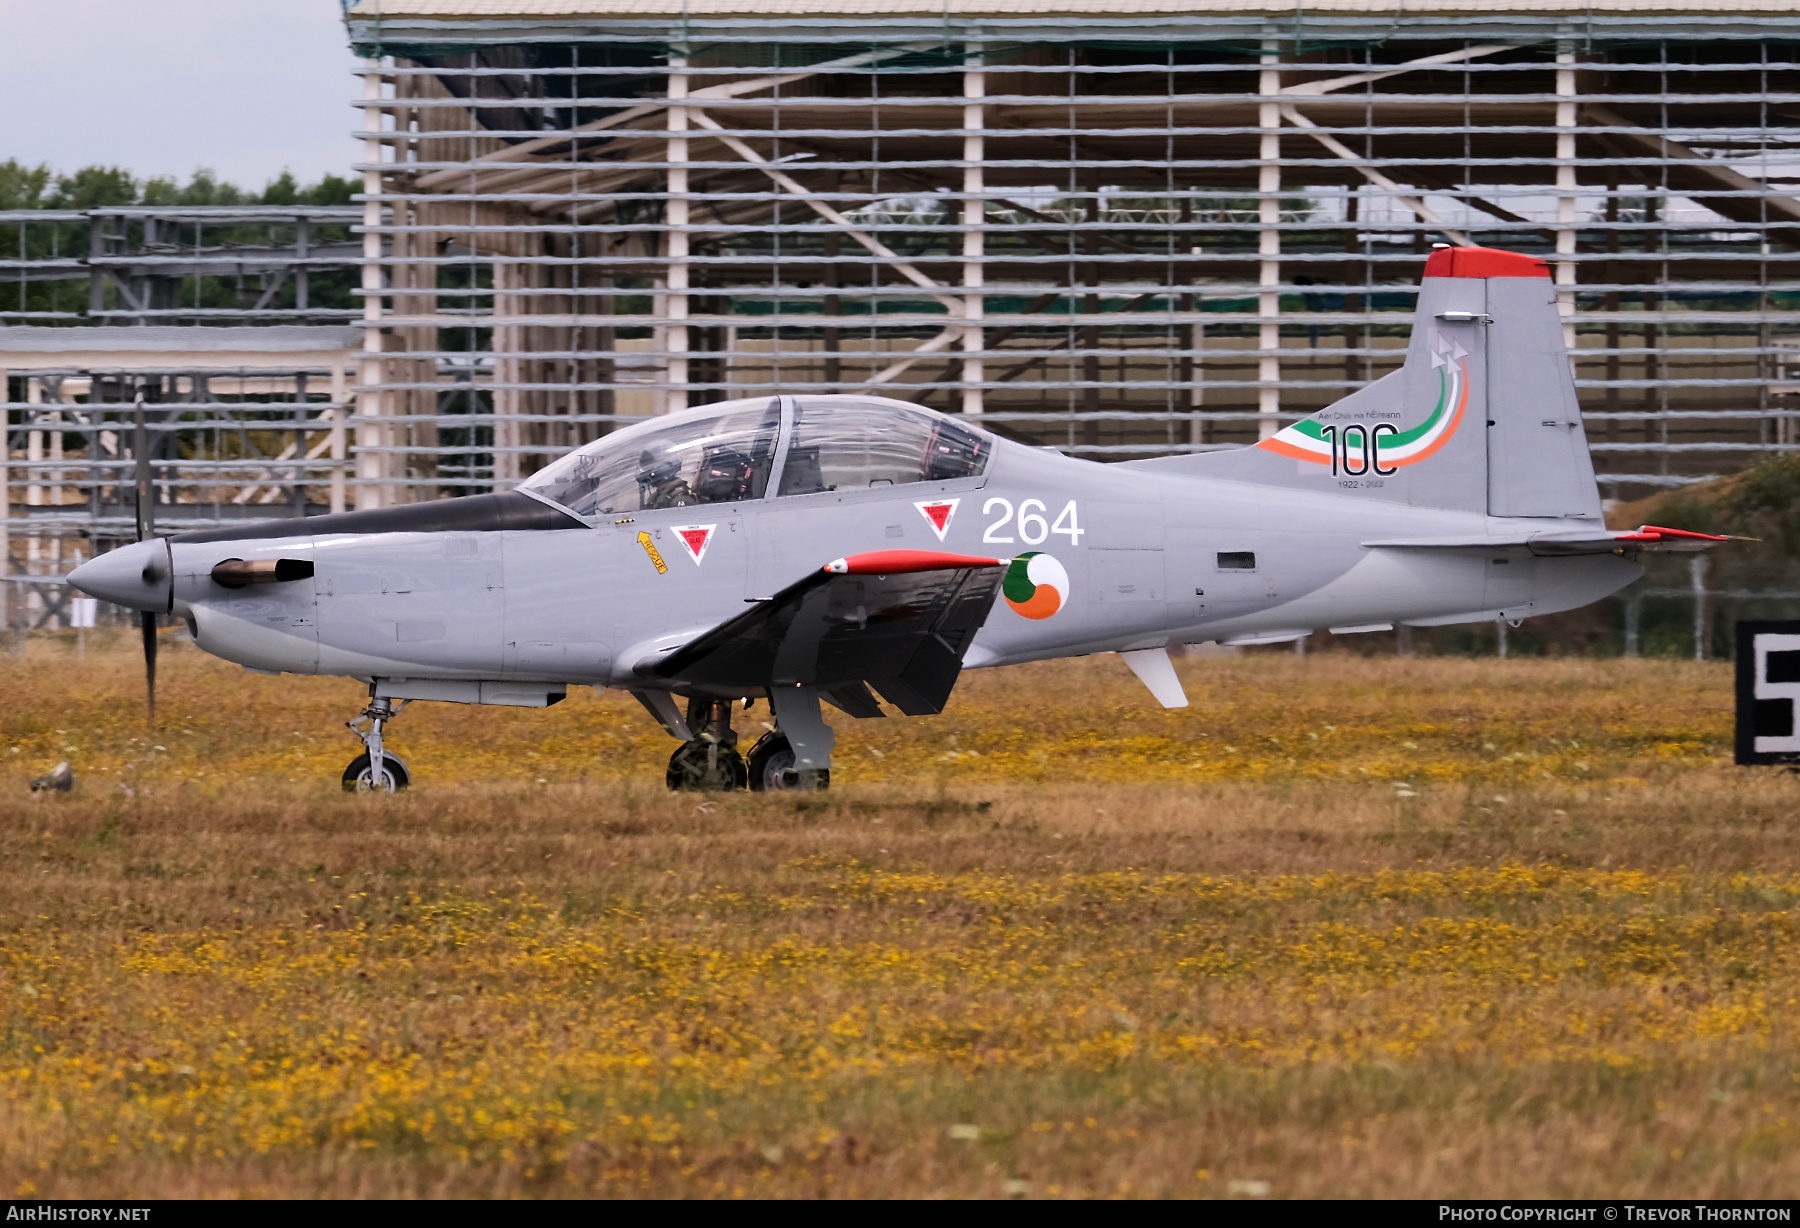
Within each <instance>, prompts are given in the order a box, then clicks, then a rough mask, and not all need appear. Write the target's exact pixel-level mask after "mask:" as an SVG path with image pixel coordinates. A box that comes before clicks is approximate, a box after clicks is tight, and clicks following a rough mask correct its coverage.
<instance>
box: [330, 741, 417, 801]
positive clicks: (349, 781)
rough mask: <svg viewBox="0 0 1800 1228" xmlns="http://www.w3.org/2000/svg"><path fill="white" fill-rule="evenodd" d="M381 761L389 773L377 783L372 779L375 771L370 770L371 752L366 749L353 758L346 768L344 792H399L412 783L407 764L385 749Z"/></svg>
mask: <svg viewBox="0 0 1800 1228" xmlns="http://www.w3.org/2000/svg"><path fill="white" fill-rule="evenodd" d="M381 762H382V765H383V766H384V767H386V768H387V774H386V777H385V778H384V779H383V780H382V782H381V783H380V784H379V785H377V784H376V783H375V782H374V781H373V780H372V779H370V777H371V776H372V775H373V773H372V772H370V771H369V766H370V764H369V752H368V751H364V752H363V753H362V754H360V755H358V756H357V757H356V758H354V759H352V760H351V761H350V766H349V767H347V768H345V769H344V792H346V793H374V792H386V793H398V792H399V791H400V790H401V789H404V788H406V786H407V785H409V784H411V783H412V777H411V776H410V775H409V774H408V773H407V770H406V765H405V764H404V763H402V762H400V760H398V759H396V758H395V757H394V756H393V755H390V754H388V753H387V752H386V751H383V752H382V753H381Z"/></svg>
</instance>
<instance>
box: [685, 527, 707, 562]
mask: <svg viewBox="0 0 1800 1228" xmlns="http://www.w3.org/2000/svg"><path fill="white" fill-rule="evenodd" d="M680 533H681V540H682V541H684V542H686V543H687V548H688V553H689V554H691V555H693V556H694V557H695V558H699V557H700V552H701V551H702V550H704V549H706V539H707V538H709V537H711V536H712V530H711V529H682V530H680Z"/></svg>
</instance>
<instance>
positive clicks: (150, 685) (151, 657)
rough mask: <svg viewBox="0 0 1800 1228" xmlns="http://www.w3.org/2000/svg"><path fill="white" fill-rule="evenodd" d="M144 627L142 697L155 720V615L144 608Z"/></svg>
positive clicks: (152, 718)
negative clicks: (146, 701)
mask: <svg viewBox="0 0 1800 1228" xmlns="http://www.w3.org/2000/svg"><path fill="white" fill-rule="evenodd" d="M141 618H142V622H143V628H144V697H145V698H146V699H147V700H148V701H149V705H150V721H151V723H152V724H154V723H155V722H156V615H155V614H154V613H152V612H151V611H149V610H145V611H144V612H143V614H142V616H141Z"/></svg>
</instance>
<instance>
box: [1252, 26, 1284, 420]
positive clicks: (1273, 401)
mask: <svg viewBox="0 0 1800 1228" xmlns="http://www.w3.org/2000/svg"><path fill="white" fill-rule="evenodd" d="M1280 45H1281V44H1280V43H1279V42H1278V41H1277V40H1275V39H1272V38H1267V39H1264V40H1263V45H1262V49H1263V53H1264V54H1263V56H1262V66H1263V67H1262V72H1261V74H1260V75H1259V76H1258V78H1257V93H1258V94H1260V95H1262V96H1263V97H1264V98H1266V99H1268V100H1269V101H1266V102H1263V103H1261V104H1260V105H1259V106H1258V107H1257V125H1258V127H1260V128H1261V129H1262V140H1261V144H1260V145H1259V146H1258V150H1257V158H1258V160H1259V162H1260V164H1261V165H1260V168H1259V170H1258V172H1257V180H1256V190H1257V193H1258V197H1259V198H1258V200H1257V205H1256V209H1257V225H1258V230H1257V236H1256V250H1257V255H1258V256H1259V257H1261V259H1260V262H1259V263H1258V265H1257V284H1258V293H1257V296H1256V314H1257V315H1258V316H1260V317H1261V318H1262V321H1263V322H1262V324H1261V326H1260V328H1259V331H1258V335H1257V349H1258V351H1259V352H1260V356H1259V357H1258V359H1257V363H1256V378H1257V380H1258V381H1259V383H1260V385H1261V386H1260V387H1259V388H1258V389H1257V393H1256V410H1257V413H1259V414H1261V415H1263V416H1262V418H1261V419H1260V420H1259V421H1258V422H1257V424H1256V436H1257V438H1258V439H1268V438H1269V437H1270V436H1272V435H1274V434H1275V433H1276V432H1277V431H1279V430H1280V429H1281V423H1280V420H1279V418H1277V416H1276V415H1277V414H1279V413H1280V412H1281V389H1280V388H1278V387H1276V384H1277V383H1278V382H1279V381H1280V379H1281V358H1280V357H1279V355H1278V354H1277V353H1276V351H1278V350H1279V349H1280V348H1281V324H1280V322H1279V317H1280V315H1281V292H1280V290H1279V289H1277V287H1278V286H1279V285H1280V283H1281V103H1280V102H1279V101H1278V100H1279V99H1280V97H1281V69H1280V67H1279V65H1280V63H1281V56H1280V55H1279V54H1277V51H1278V49H1279V47H1280Z"/></svg>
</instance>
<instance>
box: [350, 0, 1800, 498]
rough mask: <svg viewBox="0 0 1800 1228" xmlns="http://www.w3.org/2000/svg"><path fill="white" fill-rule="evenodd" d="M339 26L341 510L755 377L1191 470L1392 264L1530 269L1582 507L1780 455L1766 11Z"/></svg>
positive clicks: (1781, 381) (453, 19)
mask: <svg viewBox="0 0 1800 1228" xmlns="http://www.w3.org/2000/svg"><path fill="white" fill-rule="evenodd" d="M373 7H374V6H373V5H372V4H364V5H363V6H361V7H360V8H359V9H357V10H355V11H353V13H352V17H351V23H350V28H351V36H352V41H353V42H354V43H356V44H357V45H358V49H359V50H360V51H362V52H363V53H365V55H366V58H365V60H364V62H363V67H364V76H363V80H364V91H363V93H364V97H363V99H362V101H361V108H362V112H363V117H364V128H363V141H364V151H365V152H364V161H363V163H362V167H361V169H362V172H363V175H364V181H365V185H366V196H365V209H366V219H365V242H366V243H367V244H368V247H367V254H368V262H369V263H368V265H367V266H366V271H365V277H366V282H365V288H364V291H363V293H364V295H365V313H366V324H367V325H368V329H369V331H368V335H367V337H366V339H365V361H364V369H363V372H362V376H361V381H360V391H359V393H358V396H359V398H360V400H359V412H358V422H359V423H360V424H361V425H360V426H359V428H358V440H357V441H358V453H359V456H360V457H361V460H360V461H359V471H358V473H359V478H360V479H361V481H362V485H361V486H359V487H358V498H359V499H360V500H362V501H364V503H365V504H366V505H374V504H378V503H381V502H387V501H404V500H407V499H412V498H421V497H433V496H435V495H438V494H447V493H462V492H465V491H473V490H488V489H502V488H505V487H507V486H509V485H510V484H512V483H513V482H516V481H517V480H518V479H519V478H520V477H521V476H523V475H524V474H527V473H529V472H531V471H532V470H534V469H536V468H537V467H539V466H540V465H542V464H543V463H545V462H547V461H548V460H550V459H552V458H554V457H555V456H556V455H558V454H559V453H560V452H561V451H563V450H564V449H566V448H567V447H569V446H571V445H574V444H578V443H581V442H585V441H586V440H588V439H590V438H593V437H594V436H596V435H597V434H600V433H604V432H605V431H607V430H609V429H611V428H612V427H613V426H615V425H617V424H621V423H623V422H627V421H635V420H638V419H639V418H642V417H644V416H646V415H651V414H657V413H663V412H667V411H668V410H670V409H674V408H678V407H681V406H684V405H688V404H697V403H700V402H703V401H706V400H711V399H719V398H723V397H727V396H747V395H755V394H757V393H759V392H770V393H774V392H824V391H855V390H859V389H867V390H876V389H880V390H881V391H883V392H884V393H886V394H888V395H899V396H902V397H905V398H908V399H911V400H915V401H917V402H919V403H922V404H925V405H929V406H932V407H934V408H938V409H942V410H946V411H949V412H960V413H964V414H968V415H971V416H979V417H980V419H981V421H982V423H983V424H984V425H986V426H988V427H990V428H992V429H994V430H996V431H999V432H1001V433H1003V434H1007V435H1010V436H1012V437H1015V438H1019V439H1023V440H1027V441H1030V442H1034V443H1040V444H1045V445H1050V446H1056V447H1059V448H1062V449H1064V450H1065V451H1068V452H1071V453H1073V454H1076V455H1083V456H1090V457H1093V458H1095V459H1111V458H1119V457H1125V456H1143V455H1155V454H1160V453H1168V452H1175V451H1187V450H1197V449H1206V448H1214V447H1226V446H1237V445H1241V444H1245V443H1249V442H1253V441H1254V440H1255V439H1257V438H1258V437H1261V436H1266V435H1268V434H1270V433H1272V432H1273V431H1274V430H1275V429H1277V428H1278V425H1279V424H1282V423H1285V422H1287V421H1291V420H1293V419H1294V418H1295V417H1298V416H1302V415H1305V414H1308V413H1311V412H1314V411H1315V410H1317V409H1319V408H1321V407H1322V406H1324V405H1325V404H1327V403H1329V402H1330V401H1332V400H1335V399H1337V398H1339V397H1341V396H1343V395H1345V394H1347V393H1348V392H1350V391H1352V390H1354V389H1355V388H1358V387H1361V386H1362V385H1363V384H1365V383H1366V382H1368V381H1369V380H1371V379H1373V378H1377V377H1379V376H1380V375H1382V374H1385V373H1386V372H1387V371H1389V370H1392V369H1394V368H1395V366H1397V365H1398V363H1399V361H1400V358H1401V348H1402V346H1403V345H1404V342H1405V336H1406V333H1407V331H1408V324H1409V322H1410V321H1409V314H1408V313H1409V312H1410V309H1411V306H1412V300H1413V290H1414V287H1415V286H1416V282H1417V278H1418V274H1419V269H1420V265H1421V263H1422V260H1423V257H1424V255H1425V254H1426V252H1427V251H1428V250H1429V248H1430V246H1431V245H1432V244H1433V243H1452V244H1459V245H1462V244H1469V243H1478V244H1482V245H1491V246H1500V247H1507V248H1512V249H1514V250H1522V251H1528V252H1533V253H1537V254H1541V255H1542V256H1544V257H1545V258H1546V259H1547V260H1548V261H1550V262H1551V265H1552V268H1553V272H1554V276H1555V281H1556V285H1557V286H1558V296H1559V301H1560V303H1561V304H1562V307H1563V311H1564V313H1565V315H1566V316H1567V317H1568V320H1569V325H1568V333H1569V338H1570V341H1571V344H1572V346H1573V347H1574V348H1575V349H1576V376H1577V383H1578V387H1579V389H1580V394H1581V397H1582V401H1583V408H1584V412H1585V414H1586V417H1587V421H1588V429H1589V434H1590V439H1591V441H1592V444H1593V447H1594V451H1595V454H1596V459H1597V464H1598V468H1599V469H1600V470H1601V471H1602V472H1603V474H1604V477H1603V481H1604V482H1605V483H1606V486H1607V488H1608V489H1607V493H1608V494H1609V495H1612V496H1615V497H1623V498H1629V497H1636V496H1639V495H1642V494H1645V493H1649V491H1650V490H1652V489H1656V488H1660V487H1668V486H1672V485H1679V484H1682V483H1686V482H1693V481H1700V480H1705V479H1707V478H1710V477H1713V476H1717V475H1718V474H1721V473H1724V472H1729V471H1732V470H1734V469H1737V468H1741V467H1742V466H1744V465H1745V464H1747V463H1750V462H1752V461H1754V460H1755V459H1758V458H1760V457H1762V456H1765V455H1768V454H1769V453H1771V452H1773V451H1780V450H1792V449H1795V448H1797V447H1800V430H1797V429H1796V427H1795V419H1796V416H1800V402H1796V401H1795V399H1794V392H1793V385H1792V383H1791V379H1790V372H1791V371H1792V370H1793V369H1795V368H1796V365H1797V364H1796V362H1795V359H1796V353H1797V351H1796V349H1795V346H1796V344H1800V310H1797V308H1800V298H1796V294H1797V292H1800V279H1797V278H1796V267H1795V263H1794V261H1795V258H1796V251H1797V250H1800V201H1797V200H1796V199H1795V198H1794V196H1792V195H1790V192H1791V191H1792V190H1793V186H1794V185H1795V184H1800V157H1797V156H1796V152H1795V150H1796V137H1797V136H1800V128H1797V125H1796V119H1795V116H1800V108H1797V107H1796V102H1800V71H1797V69H1800V62H1796V57H1795V55H1794V53H1793V51H1792V49H1791V47H1790V46H1789V45H1788V44H1786V43H1784V42H1782V41H1778V40H1779V39H1781V38H1783V37H1785V35H1784V34H1783V33H1782V31H1781V23H1782V22H1783V21H1784V20H1785V18H1781V17H1779V16H1776V15H1774V14H1772V13H1764V12H1763V11H1762V10H1756V9H1749V8H1746V10H1745V11H1743V12H1735V11H1729V10H1716V9H1711V10H1708V11H1707V12H1706V13H1701V12H1700V11H1698V10H1696V11H1695V12H1694V13H1693V14H1691V15H1687V16H1681V15H1671V16H1663V17H1643V16H1633V15H1630V14H1621V13H1611V14H1609V13H1608V12H1607V11H1605V10H1604V8H1603V9H1602V10H1601V11H1599V12H1598V13H1596V11H1595V10H1593V9H1586V10H1583V11H1582V12H1579V13H1574V12H1572V13H1569V14H1567V15H1548V16H1547V15H1543V14H1531V15H1516V14H1507V13H1504V12H1493V11H1489V12H1487V13H1485V14H1480V15H1476V16H1470V15H1469V14H1468V13H1466V12H1465V13H1453V12H1445V13H1438V14H1430V13H1425V14H1418V13H1414V12H1412V11H1411V10H1409V11H1408V12H1407V13H1406V14H1404V15H1400V16H1395V15H1394V14H1392V13H1390V12H1389V11H1387V10H1383V11H1382V12H1381V13H1379V14H1376V13H1372V12H1371V13H1368V14H1366V15H1361V14H1348V15H1345V14H1342V13H1340V14H1339V15H1337V16H1328V17H1325V18H1320V17H1316V16H1313V15H1310V14H1308V15H1306V16H1305V17H1304V18H1302V17H1299V16H1297V15H1295V14H1290V15H1288V16H1286V17H1283V18H1281V19H1279V20H1272V19H1270V18H1268V17H1266V16H1251V15H1245V14H1242V13H1231V12H1228V11H1225V10H1223V9H1221V10H1220V11H1217V12H1214V13H1201V14H1194V13H1192V11H1191V10H1190V11H1189V12H1188V13H1187V14H1185V15H1172V14H1159V13H1158V12H1156V11H1155V10H1154V9H1153V7H1150V6H1146V7H1144V8H1140V9H1136V10H1134V13H1135V15H1134V16H1132V17H1131V19H1130V20H1129V21H1124V20H1122V19H1121V17H1120V15H1119V13H1116V12H1112V13H1106V14H1097V15H1095V16H1092V17H1083V16H1080V15H1066V16H1062V17H1055V18H1053V17H1050V16H1048V15H1043V16H1020V17H1009V18H996V17H993V16H991V15H985V16H982V15H974V16H968V17H964V16H961V15H959V14H958V11H957V10H956V9H955V8H953V7H949V8H944V9H942V10H941V11H938V10H934V11H933V13H932V14H931V15H918V16H909V15H907V14H906V13H905V12H904V11H902V12H900V13H897V14H896V13H889V12H883V13H881V14H876V13H872V12H859V13H855V14H849V13H847V12H846V11H845V10H844V9H842V8H837V9H834V10H819V11H817V12H814V11H811V10H810V9H807V8H806V6H804V5H802V6H800V7H798V8H797V7H795V6H792V5H790V6H787V7H785V8H783V9H781V10H779V11H776V12H772V13H771V14H770V15H769V16H767V17H762V18H754V17H747V16H732V15H730V14H729V13H726V12H724V11H719V12H716V13H713V12H710V11H702V8H701V7H700V6H696V5H693V4H688V5H684V6H682V8H681V10H680V11H679V12H671V13H669V14H667V15H666V16H661V17H659V16H657V15H656V14H655V13H654V12H650V13H648V14H646V11H645V10H644V9H643V8H642V7H641V6H640V7H637V8H634V10H633V15H631V16H623V15H615V16H604V15H596V10H595V8H594V7H593V6H592V5H583V6H578V11H579V13H580V14H582V15H579V16H571V15H564V14H561V13H559V12H557V11H552V10H554V9H555V7H556V6H553V5H545V6H543V8H544V9H545V10H546V11H545V12H544V13H542V14H541V15H540V16H537V17H528V16H519V15H517V14H518V11H519V10H520V9H521V8H522V7H524V6H520V5H517V4H507V5H497V4H491V3H486V4H484V3H481V2H480V0H459V2H457V3H450V2H449V0H443V2H441V3H436V4H434V3H432V2H431V0H415V2H414V3H411V4H405V3H395V2H392V0H388V2H385V3H384V4H383V5H382V6H381V7H382V10H383V11H382V14H381V16H380V18H379V19H376V18H375V17H374V16H373V15H371V16H368V17H365V16H363V9H369V10H371V14H372V12H373ZM502 10H506V11H508V12H510V13H511V14H512V15H502ZM576 11H577V9H575V8H571V9H570V12H571V13H574V12H576ZM834 12H835V13H836V14H837V19H835V20H834V18H833V13H834Z"/></svg>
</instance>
